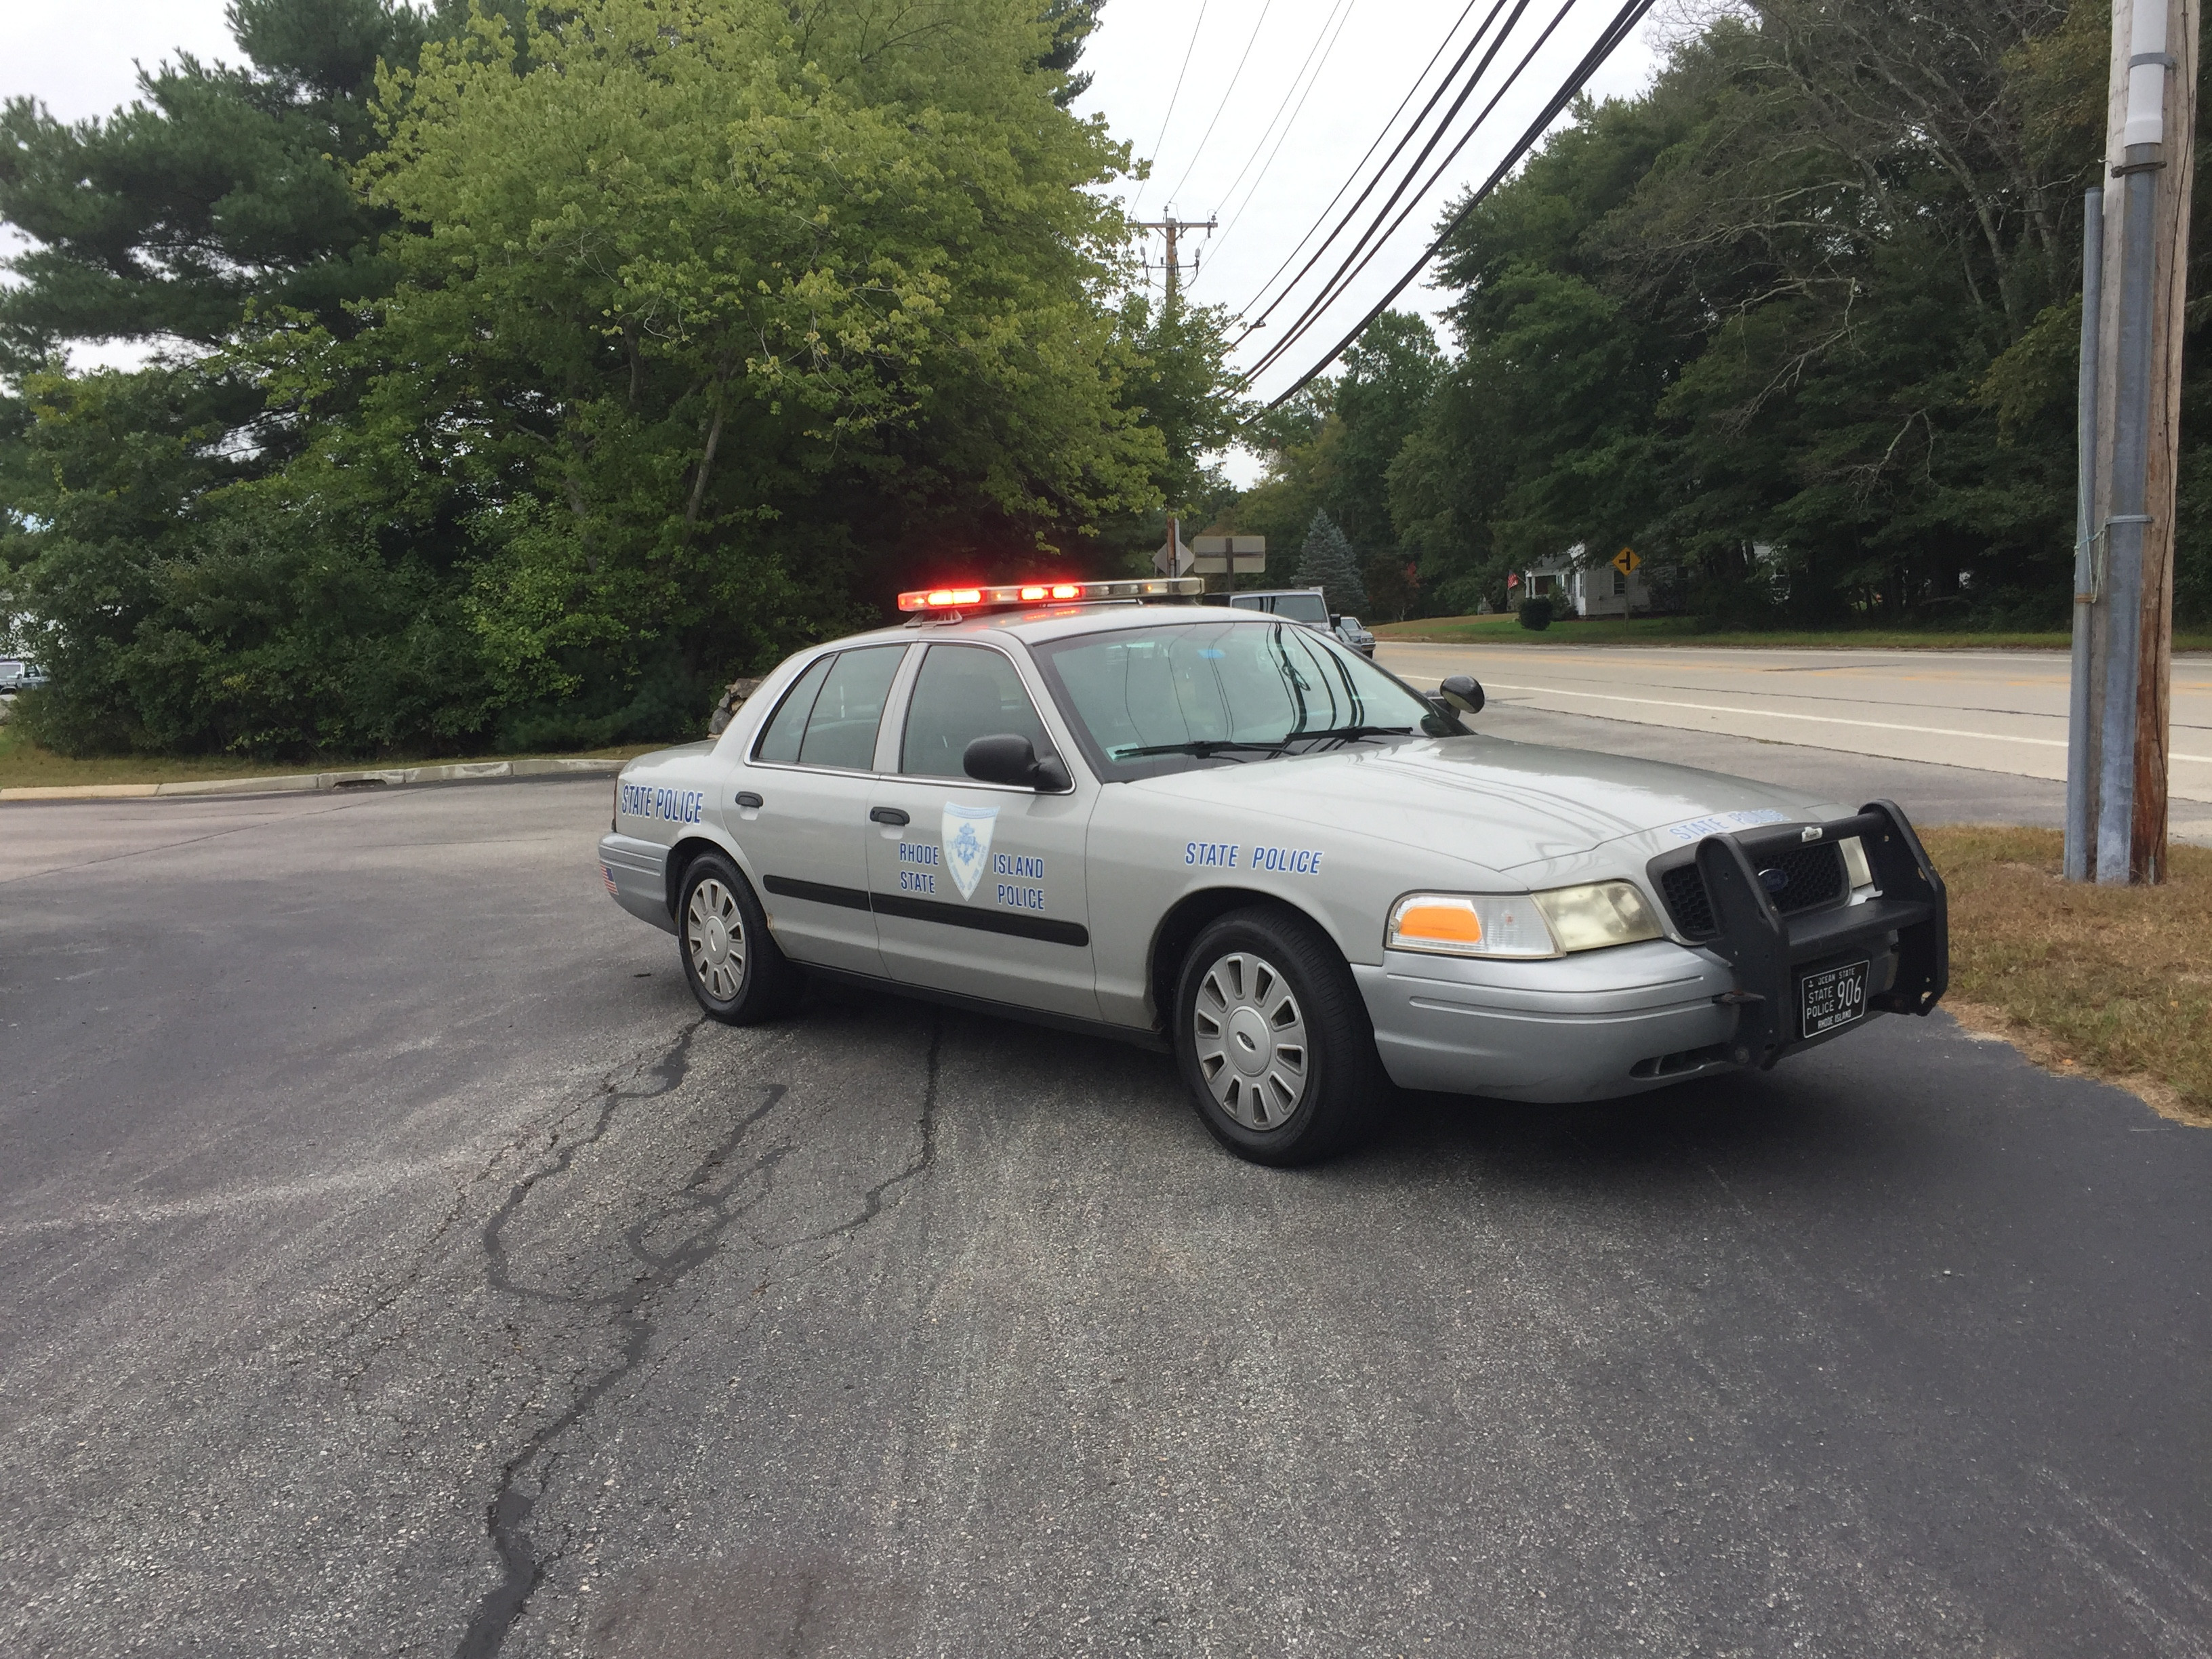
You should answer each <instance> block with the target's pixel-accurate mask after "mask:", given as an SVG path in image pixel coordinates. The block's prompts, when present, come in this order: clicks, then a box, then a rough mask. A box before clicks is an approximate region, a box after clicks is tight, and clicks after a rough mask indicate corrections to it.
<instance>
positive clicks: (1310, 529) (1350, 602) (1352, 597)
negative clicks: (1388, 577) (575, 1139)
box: [1297, 513, 1367, 613]
mask: <svg viewBox="0 0 2212 1659" xmlns="http://www.w3.org/2000/svg"><path fill="white" fill-rule="evenodd" d="M1297 585H1298V586H1300V587H1318V588H1320V589H1322V591H1323V592H1325V593H1326V594H1327V595H1328V608H1329V610H1330V611H1331V612H1332V613H1334V612H1337V611H1352V612H1355V613H1357V612H1358V611H1361V610H1363V609H1364V608H1365V606H1366V604H1367V590H1366V588H1365V586H1364V585H1363V584H1362V583H1361V581H1360V579H1359V562H1358V560H1357V559H1356V558H1354V557H1353V556H1352V544H1351V543H1350V542H1348V541H1346V539H1345V538H1344V532H1342V531H1341V530H1339V529H1338V528H1337V527H1336V525H1335V524H1334V521H1333V520H1331V519H1330V518H1329V516H1328V513H1315V514H1314V515H1313V522H1312V523H1311V524H1310V525H1309V526H1307V527H1306V540H1305V546H1304V548H1303V549H1302V550H1300V551H1299V554H1298V574H1297Z"/></svg>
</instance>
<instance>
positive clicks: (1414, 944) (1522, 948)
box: [1388, 893, 1559, 957]
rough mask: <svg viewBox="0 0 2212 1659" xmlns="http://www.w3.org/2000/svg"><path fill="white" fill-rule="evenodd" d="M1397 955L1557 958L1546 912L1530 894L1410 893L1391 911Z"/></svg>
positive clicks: (1393, 946)
mask: <svg viewBox="0 0 2212 1659" xmlns="http://www.w3.org/2000/svg"><path fill="white" fill-rule="evenodd" d="M1388 943H1389V947H1390V948H1391V949H1392V950H1394V951H1437V952H1439V953H1440V954H1442V955H1444V956H1450V957H1555V956H1557V955H1559V946H1558V945H1556V944H1554V943H1553V939H1552V930H1551V929H1550V928H1549V927H1546V926H1545V925H1544V914H1543V912H1542V911H1541V910H1539V909H1538V908H1536V902H1535V901H1534V899H1532V898H1530V897H1529V896H1528V895H1526V894H1515V895H1510V896H1504V895H1498V894H1493V893H1409V894H1407V896H1405V897H1404V898H1401V899H1400V900H1399V901H1398V902H1397V903H1396V904H1395V905H1394V906H1393V907H1391V910H1390V931H1389V939H1388Z"/></svg>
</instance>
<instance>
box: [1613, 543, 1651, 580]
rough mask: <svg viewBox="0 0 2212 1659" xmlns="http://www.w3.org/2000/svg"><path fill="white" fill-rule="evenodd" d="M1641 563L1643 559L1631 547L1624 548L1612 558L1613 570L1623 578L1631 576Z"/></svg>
mask: <svg viewBox="0 0 2212 1659" xmlns="http://www.w3.org/2000/svg"><path fill="white" fill-rule="evenodd" d="M1643 562H1644V561H1643V559H1642V558H1641V557H1640V556H1638V553H1637V551H1636V550H1635V549H1634V548H1632V547H1624V548H1622V549H1621V550H1620V552H1618V553H1616V554H1614V555H1613V568H1614V569H1615V570H1618V571H1619V572H1620V574H1622V575H1624V576H1629V575H1633V574H1635V573H1636V568H1637V567H1638V565H1640V564H1642V563H1643Z"/></svg>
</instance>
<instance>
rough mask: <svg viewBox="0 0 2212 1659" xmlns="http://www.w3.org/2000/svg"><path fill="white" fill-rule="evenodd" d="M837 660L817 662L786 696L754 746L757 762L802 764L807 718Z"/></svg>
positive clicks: (826, 659)
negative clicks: (799, 759) (802, 747)
mask: <svg viewBox="0 0 2212 1659" xmlns="http://www.w3.org/2000/svg"><path fill="white" fill-rule="evenodd" d="M835 661H836V658H835V657H817V658H816V659H814V661H813V663H812V664H811V665H810V666H809V667H808V669H807V671H805V673H804V674H801V675H800V676H799V678H798V679H797V680H796V681H794V682H793V684H792V688H791V690H788V691H787V692H785V693H784V694H783V701H782V702H781V703H779V704H777V705H776V710H775V714H773V715H771V716H770V717H769V723H768V726H767V729H766V730H764V731H763V732H762V733H761V739H760V741H759V742H758V743H757V744H754V745H753V758H754V759H755V760H763V761H769V762H772V763H775V764H776V765H778V766H789V765H791V764H792V763H793V762H795V761H797V760H798V758H799V741H800V739H802V738H805V735H806V717H807V716H808V715H809V714H812V713H813V712H814V699H815V698H816V697H817V696H820V695H821V691H822V682H823V681H824V680H826V679H828V678H829V665H830V664H831V663H833V662H835Z"/></svg>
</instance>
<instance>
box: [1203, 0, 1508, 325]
mask: <svg viewBox="0 0 2212 1659" xmlns="http://www.w3.org/2000/svg"><path fill="white" fill-rule="evenodd" d="M1507 3H1508V0H1493V3H1492V6H1491V9H1490V13H1489V15H1487V16H1486V17H1485V18H1484V19H1483V20H1482V23H1481V25H1480V27H1478V28H1477V29H1476V30H1475V32H1474V35H1473V36H1472V37H1471V38H1470V39H1469V40H1468V43H1467V45H1466V46H1465V47H1464V48H1463V49H1462V51H1461V52H1460V55H1459V56H1458V58H1455V60H1454V61H1453V63H1452V66H1451V68H1450V69H1449V70H1447V71H1446V72H1445V75H1444V78H1443V80H1442V81H1441V82H1437V89H1436V90H1435V91H1434V92H1432V93H1431V94H1429V98H1428V101H1427V102H1426V103H1425V104H1423V105H1422V106H1421V109H1420V112H1419V114H1417V115H1415V116H1414V117H1413V124H1412V125H1410V126H1408V127H1407V129H1406V131H1404V132H1403V133H1402V134H1401V135H1400V137H1399V139H1398V142H1397V143H1395V144H1393V145H1392V146H1391V147H1390V153H1389V155H1386V156H1384V157H1383V164H1382V165H1381V166H1380V167H1377V168H1376V170H1375V176H1374V177H1373V178H1372V179H1369V180H1368V181H1367V184H1366V185H1365V187H1364V188H1363V189H1362V190H1361V191H1360V192H1359V194H1358V196H1357V197H1354V198H1353V200H1352V205H1351V206H1350V207H1348V208H1346V210H1344V215H1343V216H1342V217H1341V218H1340V219H1339V220H1338V221H1337V222H1336V225H1335V228H1334V229H1332V230H1331V231H1330V232H1329V233H1328V235H1327V236H1326V237H1324V238H1323V239H1322V243H1321V246H1318V247H1316V249H1314V251H1313V252H1312V253H1311V254H1310V255H1309V256H1308V257H1307V259H1306V262H1305V264H1303V265H1301V266H1299V267H1298V270H1297V275H1296V276H1292V277H1291V280H1290V281H1289V282H1288V283H1285V284H1284V285H1283V287H1282V289H1280V291H1279V292H1278V293H1277V294H1276V295H1275V297H1274V298H1273V300H1271V301H1268V302H1267V309H1266V310H1264V311H1262V312H1261V313H1260V314H1259V316H1258V317H1256V318H1254V319H1250V320H1249V321H1248V322H1247V323H1246V324H1245V325H1244V335H1243V336H1239V337H1238V338H1239V340H1240V341H1241V340H1242V339H1243V337H1245V336H1249V334H1250V333H1251V332H1252V331H1253V330H1255V329H1257V328H1262V327H1264V326H1266V325H1267V319H1268V318H1269V317H1271V316H1273V314H1274V313H1275V311H1276V308H1277V307H1279V306H1280V305H1281V304H1282V303H1283V301H1285V299H1287V298H1288V297H1289V296H1290V295H1291V291H1292V290H1293V289H1296V288H1297V285H1298V284H1299V283H1302V282H1304V280H1305V277H1306V273H1307V272H1308V271H1310V270H1312V269H1313V268H1314V267H1315V266H1316V264H1319V263H1320V262H1321V258H1322V255H1323V254H1325V253H1327V252H1328V250H1329V248H1330V246H1331V245H1333V244H1334V242H1335V240H1336V239H1337V238H1338V237H1339V236H1340V235H1342V234H1344V232H1345V229H1346V227H1347V226H1349V225H1350V224H1351V223H1352V221H1353V220H1354V219H1356V218H1357V217H1358V216H1359V211H1360V210H1361V209H1362V208H1364V207H1365V206H1366V205H1367V198H1368V197H1370V196H1372V195H1373V194H1374V193H1375V191H1376V186H1377V185H1380V184H1381V183H1382V182H1383V179H1385V178H1387V177H1388V176H1389V172H1390V169H1391V167H1393V166H1395V164H1396V162H1397V160H1398V158H1399V156H1401V155H1404V154H1405V151H1406V146H1407V145H1408V144H1410V143H1413V140H1414V139H1415V138H1416V137H1419V135H1420V132H1421V130H1422V128H1423V126H1424V125H1425V124H1426V123H1427V121H1428V118H1429V116H1430V114H1431V112H1433V111H1434V110H1435V108H1436V106H1437V103H1438V102H1439V101H1440V100H1442V99H1443V95H1444V94H1446V93H1447V92H1449V91H1450V90H1451V88H1452V84H1453V82H1455V80H1456V79H1457V78H1458V76H1459V74H1460V71H1461V70H1463V69H1465V68H1466V67H1467V60H1468V58H1472V57H1473V56H1474V53H1475V51H1476V49H1477V48H1478V47H1480V46H1481V45H1482V42H1483V38H1484V37H1485V36H1486V35H1487V34H1488V33H1490V26H1491V25H1492V24H1493V23H1495V22H1496V21H1498V17H1499V16H1500V15H1502V14H1503V13H1504V9H1505V7H1506V5H1507ZM1526 9H1528V0H1514V12H1513V20H1514V21H1517V20H1518V19H1519V17H1520V15H1521V14H1522V11H1525V10H1526ZM1511 28H1512V21H1508V23H1507V24H1506V26H1505V27H1504V29H1502V30H1500V31H1499V32H1498V39H1497V40H1496V42H1494V43H1493V44H1492V46H1491V48H1490V50H1489V51H1488V52H1486V53H1484V54H1483V59H1482V62H1481V64H1480V65H1479V66H1478V67H1477V68H1476V70H1475V71H1474V75H1473V76H1470V77H1469V78H1468V83H1467V86H1466V88H1464V89H1463V90H1462V92H1461V94H1460V95H1459V96H1458V97H1457V98H1456V99H1455V100H1453V103H1452V106H1451V108H1450V109H1449V110H1447V111H1446V112H1445V113H1444V117H1443V121H1442V123H1440V124H1439V125H1438V127H1437V134H1436V136H1434V137H1431V138H1430V140H1429V142H1428V143H1426V144H1425V145H1424V146H1423V147H1422V149H1421V153H1420V155H1418V156H1416V157H1415V158H1414V159H1413V167H1415V168H1419V167H1420V166H1421V164H1422V163H1423V162H1425V161H1427V160H1428V158H1429V153H1430V151H1431V150H1432V149H1435V148H1436V143H1437V137H1441V136H1442V135H1443V131H1444V130H1445V129H1446V128H1448V127H1449V125H1450V124H1451V119H1452V118H1453V117H1454V116H1455V115H1456V114H1457V113H1458V112H1459V111H1460V109H1461V107H1462V106H1463V105H1465V103H1466V102H1467V100H1468V96H1469V95H1470V94H1472V93H1473V92H1474V88H1475V87H1476V86H1477V85H1478V84H1479V83H1480V81H1481V78H1482V76H1483V74H1484V72H1485V71H1486V70H1488V69H1489V67H1490V64H1491V62H1492V59H1493V58H1496V57H1497V55H1498V46H1502V45H1504V40H1505V36H1506V34H1507V33H1510V30H1511ZM1403 188H1404V186H1403V185H1402V184H1401V185H1400V189H1401V190H1402V189H1403ZM1397 199H1398V192H1397V191H1393V192H1392V193H1391V197H1390V202H1391V203H1395V202H1396V200H1397ZM1382 211H1383V212H1386V213H1387V212H1388V211H1389V204H1385V205H1384V206H1383V210H1382ZM1271 280H1272V279H1271Z"/></svg>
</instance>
